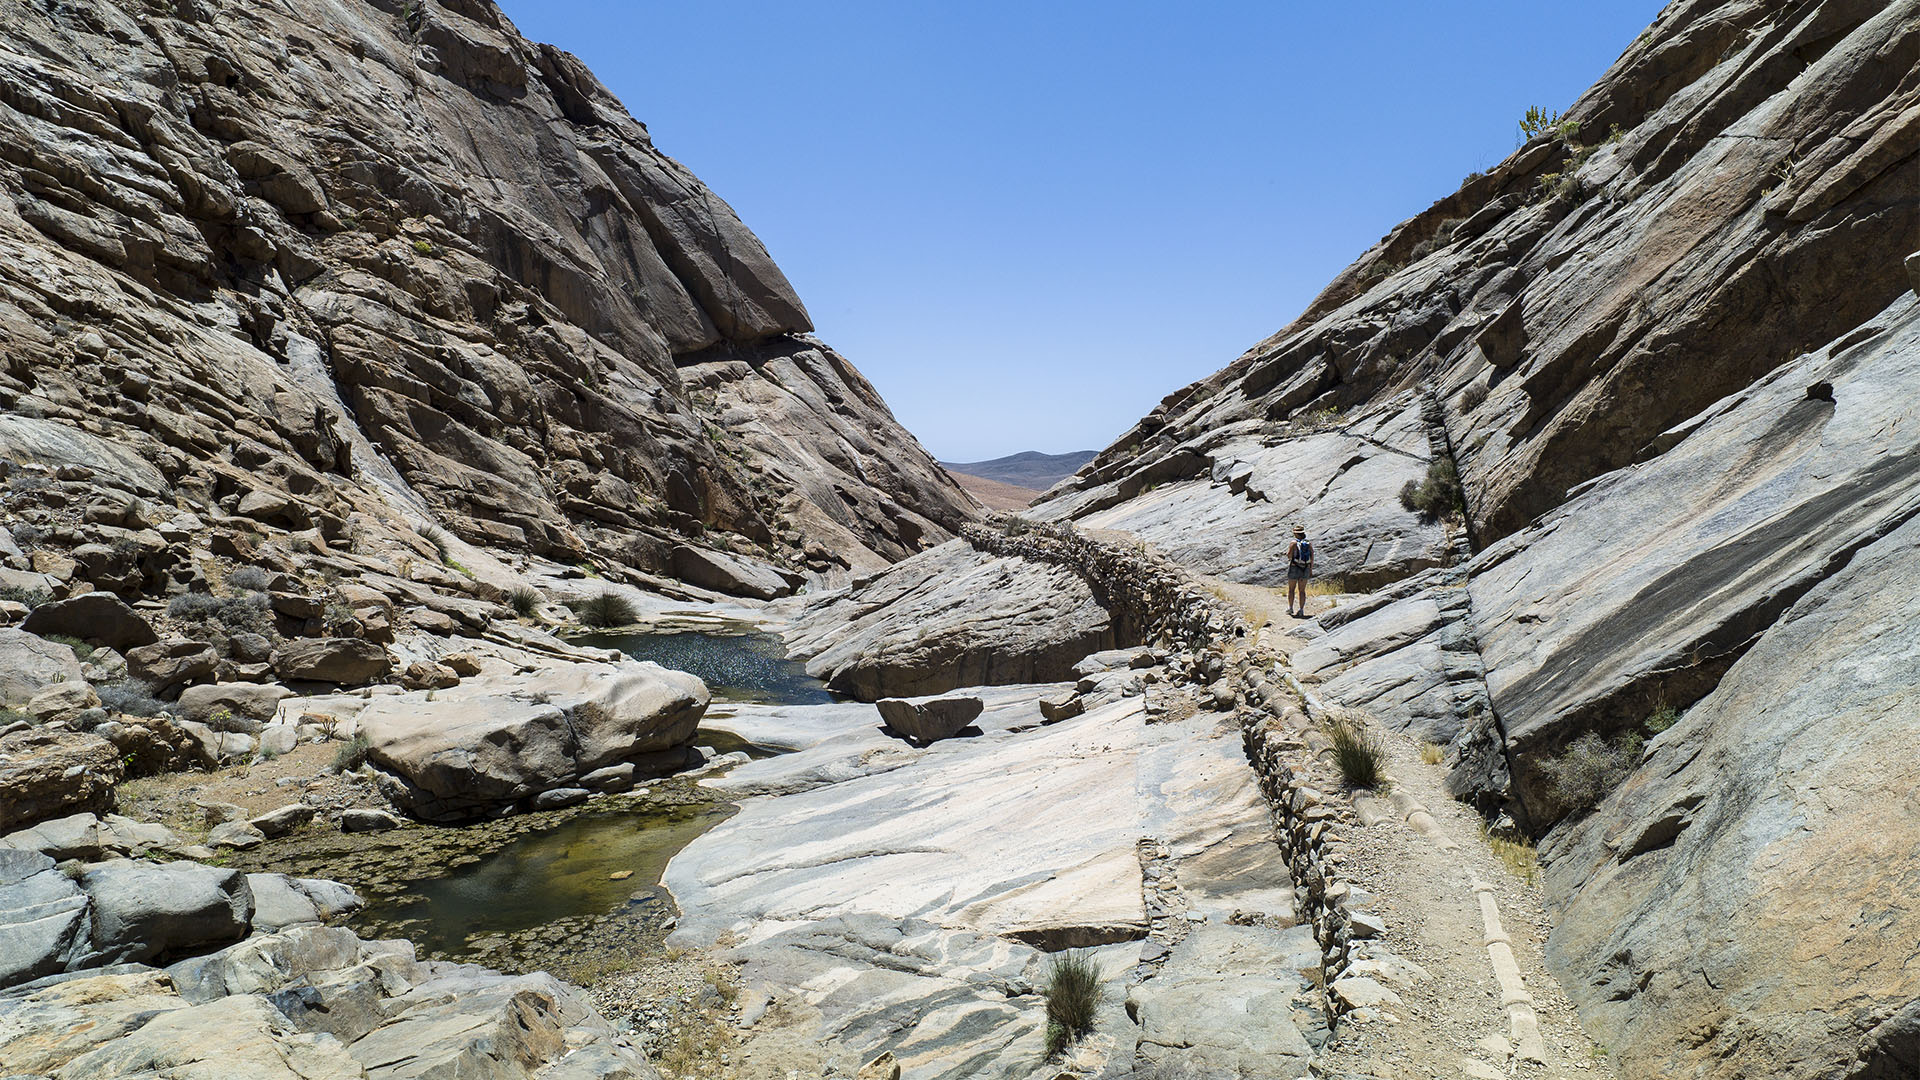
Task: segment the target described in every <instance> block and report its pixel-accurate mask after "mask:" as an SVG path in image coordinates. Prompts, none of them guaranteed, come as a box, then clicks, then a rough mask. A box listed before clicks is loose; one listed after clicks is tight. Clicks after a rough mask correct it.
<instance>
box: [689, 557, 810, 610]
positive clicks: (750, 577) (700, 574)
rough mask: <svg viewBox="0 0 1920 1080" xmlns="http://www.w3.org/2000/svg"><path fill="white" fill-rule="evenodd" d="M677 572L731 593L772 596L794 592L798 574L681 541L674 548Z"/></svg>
mask: <svg viewBox="0 0 1920 1080" xmlns="http://www.w3.org/2000/svg"><path fill="white" fill-rule="evenodd" d="M673 573H674V576H675V577H678V578H679V579H680V580H682V581H684V582H686V583H687V584H689V585H698V586H700V587H701V588H703V589H712V590H714V591H715V592H723V593H726V594H727V595H729V596H748V597H752V598H753V599H755V600H772V599H774V598H775V597H780V596H785V595H787V594H788V593H791V592H792V591H793V589H794V586H795V585H796V584H797V582H796V581H795V580H794V579H795V577H797V575H793V574H789V573H787V572H785V571H781V570H777V569H775V568H773V567H771V566H768V565H767V564H766V563H763V562H756V561H754V560H752V559H743V558H741V557H740V556H738V555H729V554H727V553H726V552H724V551H713V550H711V549H708V548H697V547H693V546H691V545H689V544H680V545H677V546H675V547H674V549H673Z"/></svg>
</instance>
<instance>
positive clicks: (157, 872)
mask: <svg viewBox="0 0 1920 1080" xmlns="http://www.w3.org/2000/svg"><path fill="white" fill-rule="evenodd" d="M79 882H80V887H81V889H83V890H85V891H86V893H87V895H88V897H90V898H91V899H92V902H93V919H92V927H91V937H90V940H89V942H88V949H87V955H86V963H85V966H93V965H97V964H116V963H124V962H127V961H139V962H142V963H146V962H151V961H154V960H164V959H167V958H169V957H181V956H191V955H193V954H195V953H200V952H206V951H208V950H210V949H213V948H217V947H219V946H221V945H225V944H227V943H229V942H234V941H238V940H240V939H241V938H243V937H245V936H247V930H248V927H249V926H250V925H251V922H252V919H253V892H252V890H251V889H249V888H248V887H247V876H246V875H245V874H243V873H241V872H240V871H238V870H229V869H226V868H225V867H219V866H202V865H200V864H198V863H190V862H177V863H165V864H159V863H149V862H140V861H137V860H130V859H114V860H112V861H110V862H104V863H97V864H95V865H92V866H89V867H87V868H86V870H85V871H84V872H83V873H82V874H81V875H80V879H79Z"/></svg>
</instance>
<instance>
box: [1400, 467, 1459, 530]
mask: <svg viewBox="0 0 1920 1080" xmlns="http://www.w3.org/2000/svg"><path fill="white" fill-rule="evenodd" d="M1400 505H1401V506H1403V507H1405V508H1406V509H1407V511H1408V512H1409V513H1414V514H1419V515H1421V516H1422V517H1426V518H1435V519H1438V518H1450V517H1454V516H1456V515H1458V514H1459V513H1460V511H1461V508H1462V507H1464V506H1465V505H1466V498H1465V494H1464V492H1463V491H1462V490H1461V487H1460V469H1459V467H1458V466H1456V465H1455V464H1454V463H1453V462H1452V461H1451V460H1450V459H1446V458H1442V459H1441V460H1439V461H1436V462H1434V463H1433V464H1431V465H1428V466H1427V478H1426V479H1425V480H1409V481H1407V483H1406V486H1405V487H1402V488H1401V489H1400Z"/></svg>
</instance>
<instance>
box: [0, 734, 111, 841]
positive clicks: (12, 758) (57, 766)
mask: <svg viewBox="0 0 1920 1080" xmlns="http://www.w3.org/2000/svg"><path fill="white" fill-rule="evenodd" d="M121 771H122V764H121V760H120V755H119V754H118V753H117V752H116V751H115V750H114V747H113V744H112V743H109V742H108V741H107V740H105V739H102V738H100V737H99V736H98V735H90V734H84V733H82V732H77V731H43V730H38V729H28V730H25V731H16V732H13V733H12V734H10V735H5V736H0V833H7V832H12V831H13V830H15V829H20V828H25V827H26V826H28V825H32V824H34V823H36V822H40V821H45V820H47V819H49V818H56V817H64V816H66V815H69V814H75V813H79V812H82V811H92V812H94V813H106V812H107V811H109V810H111V809H113V786H114V785H115V784H117V783H119V782H120V776H121Z"/></svg>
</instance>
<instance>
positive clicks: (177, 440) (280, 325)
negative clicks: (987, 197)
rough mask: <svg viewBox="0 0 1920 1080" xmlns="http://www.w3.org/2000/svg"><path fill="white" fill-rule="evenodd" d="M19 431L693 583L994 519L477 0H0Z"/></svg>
mask: <svg viewBox="0 0 1920 1080" xmlns="http://www.w3.org/2000/svg"><path fill="white" fill-rule="evenodd" d="M0 191H4V192H5V195H6V197H5V198H0V252H4V257H0V281H3V282H4V287H0V357H3V358H4V361H5V363H4V365H0V404H4V405H5V406H6V408H7V415H5V416H4V417H3V418H0V452H4V454H5V456H6V457H7V458H9V459H10V460H11V461H12V462H14V463H15V464H28V463H39V464H45V465H49V466H54V465H61V464H70V463H80V464H84V465H87V466H88V467H90V468H91V469H92V470H93V471H94V472H95V474H96V478H97V479H99V480H100V481H102V482H103V483H108V484H109V485H110V486H111V487H112V488H113V489H116V490H117V491H118V492H120V493H121V494H122V495H123V496H137V497H140V498H143V499H146V500H149V501H157V502H160V503H163V504H172V503H176V502H177V503H178V504H179V505H180V506H181V507H182V508H186V509H191V510H194V511H196V512H198V513H199V514H201V515H202V517H203V519H206V520H212V519H214V518H218V517H224V516H226V515H230V514H235V513H237V514H238V515H239V516H241V517H245V518H249V519H251V520H253V521H254V522H256V523H257V524H258V525H260V526H262V527H266V528H277V529H283V530H292V531H300V530H307V529H316V528H317V529H318V530H319V532H320V534H321V535H322V536H323V537H324V539H325V540H326V541H328V542H329V543H333V544H336V545H339V544H344V543H346V542H348V541H349V538H350V537H351V536H352V535H353V534H354V533H355V532H356V531H360V532H362V533H369V532H370V533H376V534H381V533H384V534H394V535H399V536H401V537H403V538H411V537H412V534H413V533H414V531H415V530H424V529H426V528H427V527H428V526H429V524H430V523H436V522H437V523H441V524H443V525H444V527H445V528H446V529H447V530H449V531H451V532H452V533H453V534H454V535H455V536H457V537H459V538H460V539H462V540H466V541H469V542H472V543H474V544H479V545H487V546H491V547H495V548H499V549H504V550H508V551H520V552H526V553H530V554H533V555H536V556H542V557H545V558H548V559H552V560H557V561H563V562H568V563H572V562H578V561H582V560H593V561H595V562H597V563H600V564H603V565H618V564H624V565H626V566H630V567H633V568H636V569H637V570H640V571H643V572H649V573H655V574H660V575H664V576H677V575H676V572H675V571H676V566H675V557H674V549H675V547H676V546H677V545H685V544H689V543H691V544H694V545H706V546H712V547H718V548H734V549H737V550H739V551H741V552H743V553H747V554H750V555H752V556H754V557H756V558H758V559H760V560H763V561H770V562H774V563H779V564H785V565H786V566H787V567H788V568H790V569H792V570H796V571H797V570H801V569H808V570H812V571H815V572H829V573H830V572H833V571H835V570H836V569H837V567H839V566H845V565H856V566H873V565H878V564H881V563H884V562H886V561H890V560H893V559H897V558H901V557H903V556H905V555H907V554H910V553H912V552H914V551H917V550H920V549H921V548H922V547H925V546H930V545H931V544H933V543H937V542H938V541H940V540H942V539H945V538H946V537H947V536H948V535H949V534H950V532H951V530H953V529H955V528H957V527H958V526H959V525H960V524H961V523H962V522H964V521H965V520H967V519H968V518H969V517H970V516H972V514H973V513H975V512H976V511H975V507H974V505H973V504H972V502H971V500H970V499H969V498H968V497H967V496H966V495H965V494H964V493H962V492H961V491H960V490H959V489H958V488H957V487H955V486H954V485H953V483H952V482H951V481H950V480H949V479H948V478H947V477H946V476H945V474H944V473H942V472H941V470H940V469H939V468H938V467H937V466H935V465H934V463H933V462H932V461H931V459H929V458H928V456H927V455H926V454H925V452H924V451H923V450H922V449H921V448H920V446H919V445H918V443H916V442H915V441H914V439H913V438H912V437H911V436H910V435H909V434H908V433H907V432H905V431H904V430H903V429H902V428H901V427H900V426H899V425H898V424H897V423H895V422H894V420H893V418H892V417H891V415H890V414H889V413H888V411H887V409H886V406H885V404H884V402H882V401H881V400H880V398H879V396H878V394H876V393H875V392H874V390H873V388H872V387H871V386H870V385H869V384H868V383H867V382H866V380H865V379H864V378H862V377H861V375H860V374H859V373H858V372H857V371H855V370H854V369H853V367H852V366H851V365H850V364H848V363H847V362H846V361H845V360H844V359H842V358H841V357H839V356H838V355H836V354H835V353H833V351H832V350H831V349H829V348H827V347H826V346H825V345H823V344H822V343H820V342H818V341H816V340H814V339H812V338H810V337H809V336H807V335H808V332H809V331H810V329H811V324H810V322H809V320H808V316H807V313H806V310H805V308H804V307H803V306H802V304H801V302H800V300H799V298H798V297H797V296H796V295H795V294H794V291H793V289H792V288H791V286H790V285H789V284H788V282H787V280H786V278H785V277H784V276H783V275H782V274H781V272H780V270H779V268H778V267H777V266H775V265H774V263H773V261H772V260H771V259H770V258H769V257H768V255H767V253H766V251H765V249H764V248H763V247H762V246H761V244H760V242H759V241H758V240H757V239H756V238H755V237H754V235H753V234H752V233H751V232H749V231H748V230H747V228H746V227H745V226H744V225H742V224H741V223H740V221H739V220H738V218H736V217H735V215H734V213H733V211H732V210H731V209H730V208H729V207H728V206H727V205H726V203H724V202H723V201H721V200H720V199H719V198H718V197H717V196H715V195H714V194H713V193H712V192H710V191H708V190H707V188H706V187H705V186H704V185H702V184H701V183H700V181H699V180H698V179H697V178H695V177H694V176H693V175H692V174H691V173H689V172H688V171H687V170H686V169H685V168H683V167H682V166H680V165H679V164H678V163H676V162H675V161H673V160H672V159H670V158H668V157H667V156H665V155H664V154H662V153H661V152H660V151H659V150H657V149H655V147H654V146H653V144H652V142H651V140H650V139H649V137H648V134H647V130H646V128H645V127H644V126H643V125H642V124H641V123H639V122H638V121H636V120H635V119H633V117H631V116H629V115H628V113H627V112H626V110H625V109H624V108H623V107H622V106H621V104H620V103H619V102H618V101H616V100H615V99H614V98H613V97H612V95H610V94H609V93H608V92H607V90H606V88H605V87H603V86H602V85H601V84H600V83H599V82H598V81H597V80H596V79H595V78H594V77H593V75H592V74H591V73H590V72H588V71H587V70H586V69H585V68H584V67H583V66H582V65H581V64H580V62H579V61H578V60H576V59H575V58H574V57H572V56H571V55H569V54H567V53H565V52H562V51H561V50H559V49H556V48H553V47H552V46H547V45H538V44H534V43H532V42H529V41H527V40H525V39H524V38H522V37H521V36H520V35H519V34H518V33H517V32H516V31H515V30H514V28H513V27H512V25H511V24H509V23H508V22H507V20H506V19H505V18H504V17H503V16H502V15H501V14H500V12H499V11H498V10H497V9H496V8H495V7H494V6H493V5H492V4H491V3H486V2H484V0H453V2H449V3H437V2H434V0H422V2H412V0H410V2H407V3H404V4H403V3H401V2H400V0H296V2H293V3H288V4H279V5H267V6H262V5H257V4H239V3H224V2H216V0H179V2H177V3H167V4H155V3H145V2H141V0H120V2H110V0H99V2H92V3H83V4H61V5H43V4H28V3H5V4H0Z"/></svg>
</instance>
